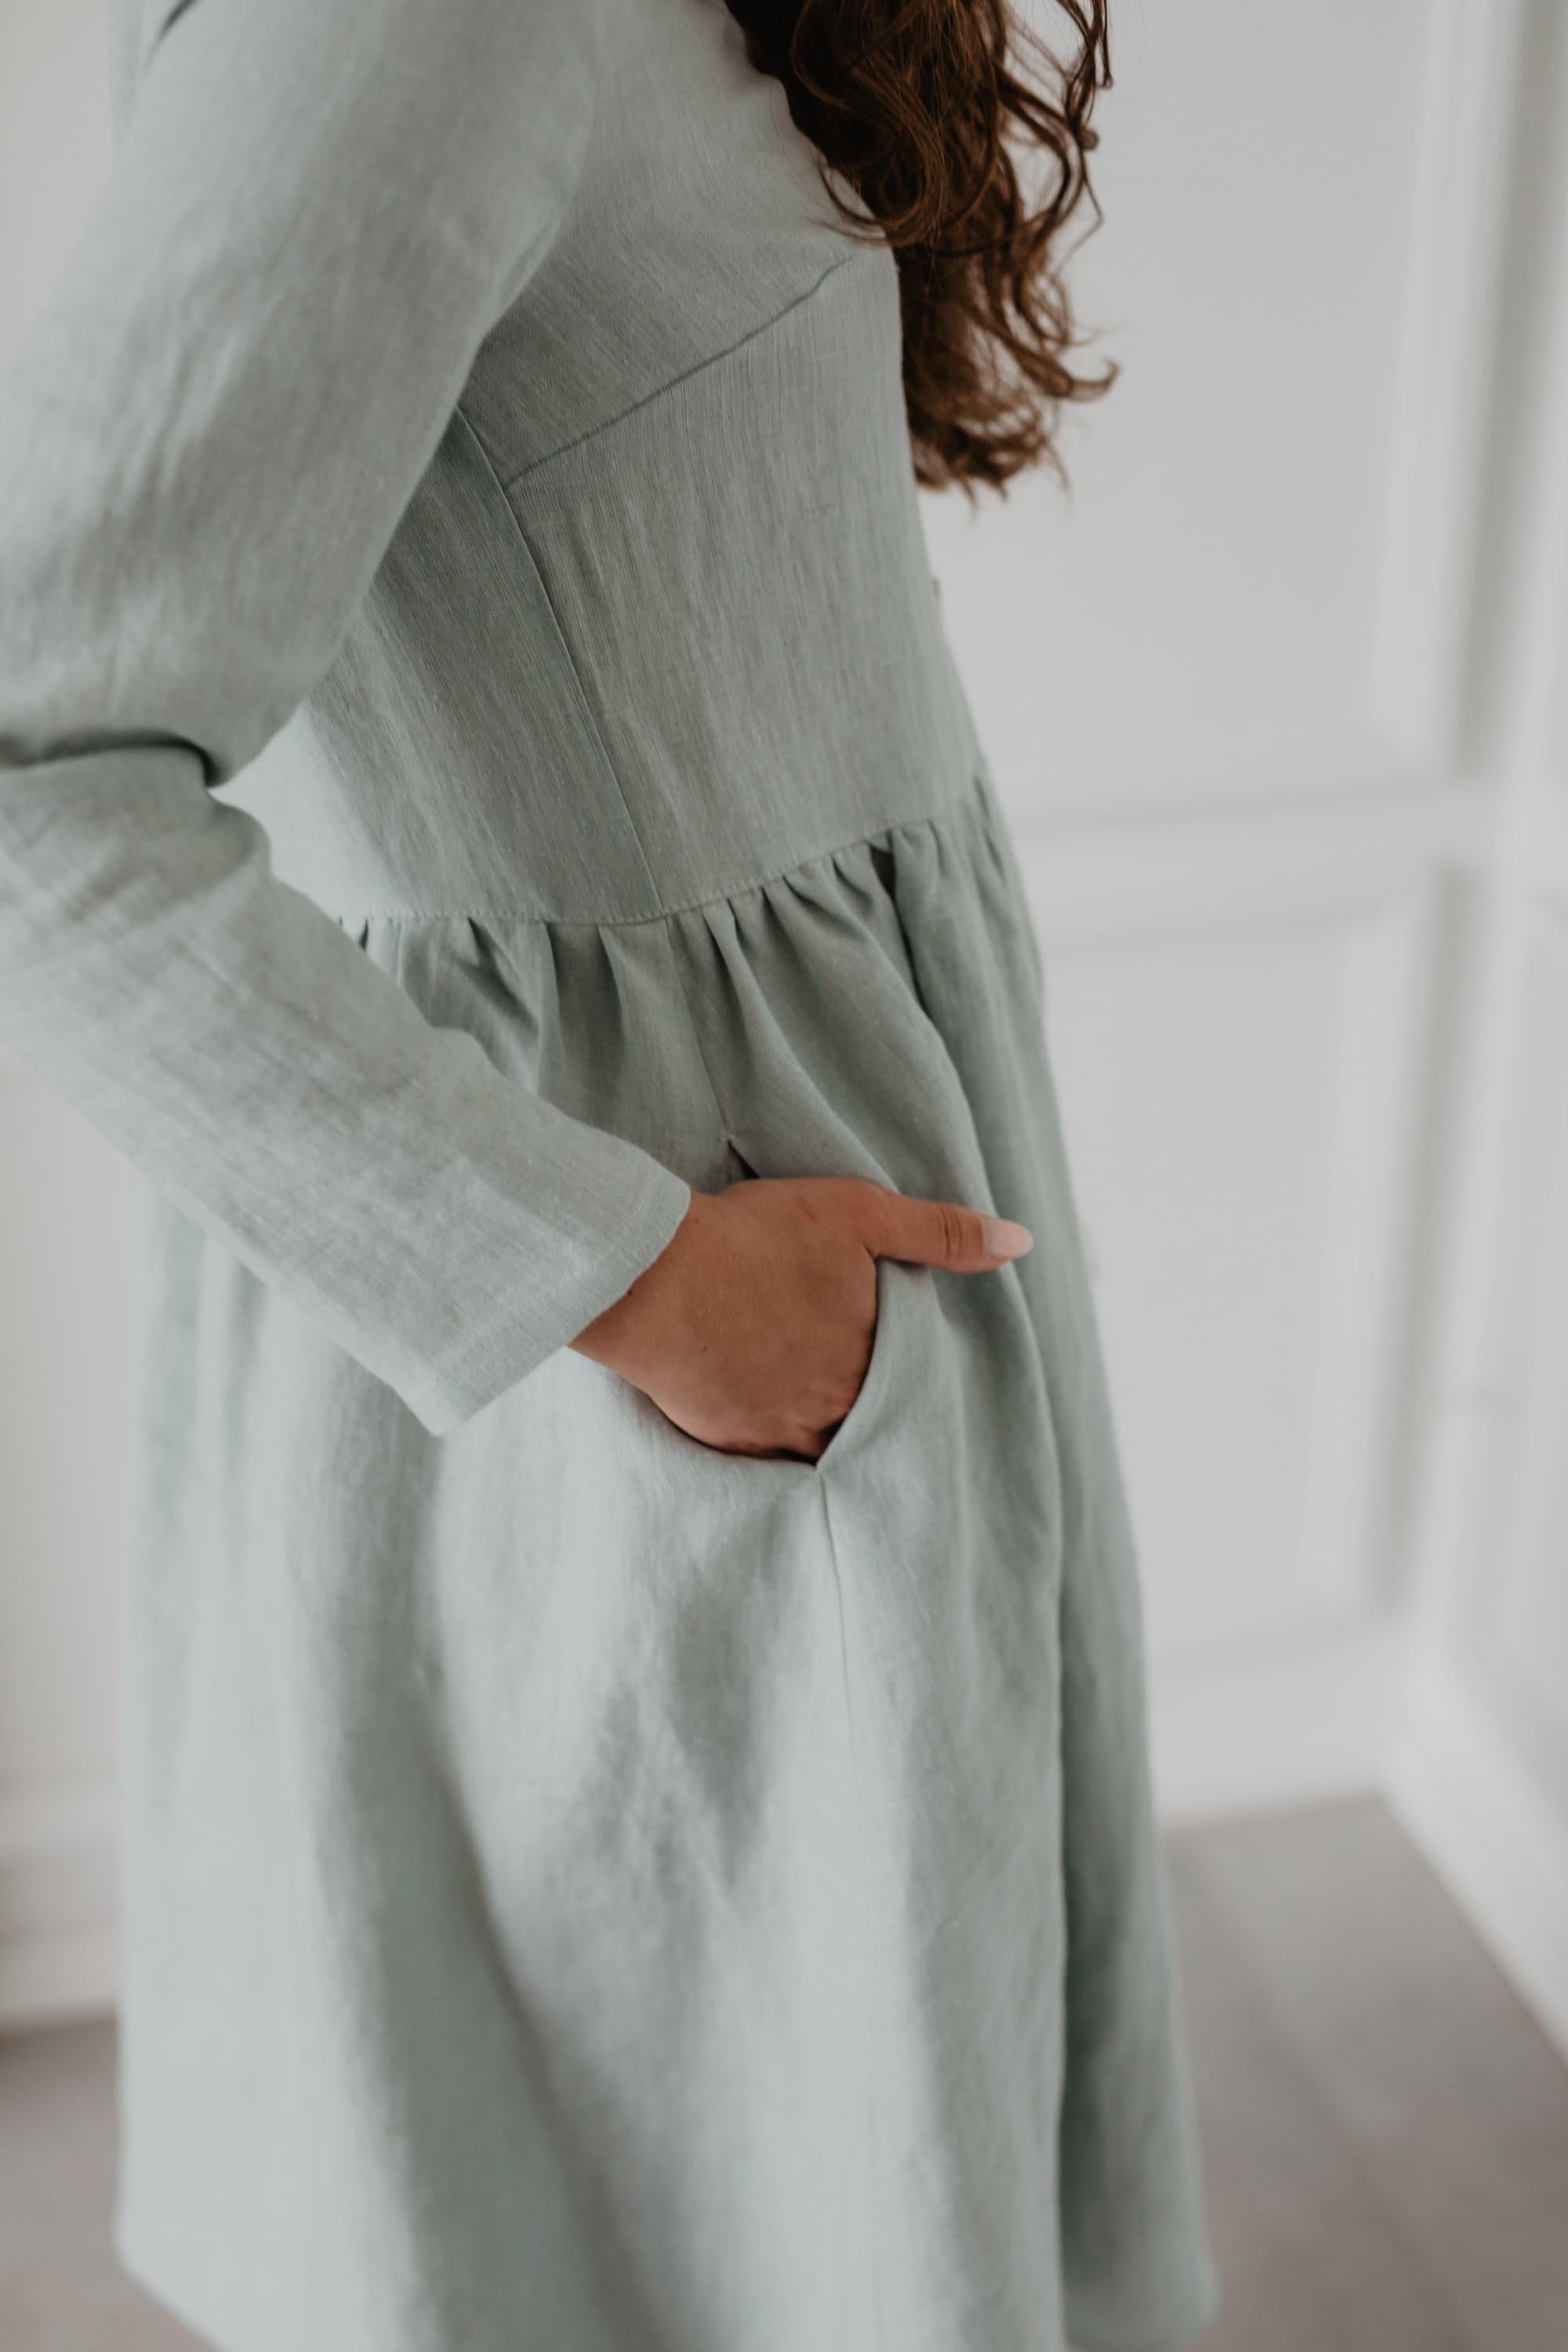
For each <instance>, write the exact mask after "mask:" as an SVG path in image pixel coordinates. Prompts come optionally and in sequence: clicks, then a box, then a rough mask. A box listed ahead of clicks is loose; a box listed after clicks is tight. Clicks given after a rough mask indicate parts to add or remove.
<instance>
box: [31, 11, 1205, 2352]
mask: <svg viewBox="0 0 1568 2352" xmlns="http://www.w3.org/2000/svg"><path fill="white" fill-rule="evenodd" d="M113 60H114V81H115V105H116V126H117V141H116V148H117V152H116V160H115V167H114V172H113V176H112V179H111V182H110V186H109V188H108V191H107V194H106V195H105V197H104V199H103V201H102V204H101V205H100V208H99V210H98V212H97V215H96V217H95V218H94V220H93V222H92V224H91V226H90V228H89V231H88V233H87V234H86V236H85V238H84V240H83V242H82V243H81V245H80V246H79V249H78V251H77V253H76V255H75V257H74V259H73V261H72V262H71V264H70V266H69V268H68V271H67V273H66V276H65V278H64V279H63V282H62V284H61V286H60V288H59V289H58V294H57V295H56V297H55V299H53V301H52V302H51V304H50V305H49V306H48V308H47V310H46V311H45V313H44V315H43V316H42V318H41V320H39V321H38V323H37V327H36V329H35V330H34V331H33V332H32V334H31V336H30V338H29V339H28V341H27V342H26V346H25V348H24V349H23V351H22V353H21V356H20V358H19V360H18V361H17V362H16V365H15V366H14V368H13V369H12V370H11V372H10V373H9V374H8V376H7V378H6V380H5V384H4V390H3V393H0V761H3V767H4V772H3V773H0V1003H3V1006H4V1013H5V1027H6V1032H7V1034H8V1035H9V1036H10V1038H11V1039H12V1041H13V1043H14V1044H15V1045H16V1048H17V1049H18V1050H19V1051H20V1052H21V1053H22V1054H23V1055H25V1056H26V1057H27V1058H28V1059H29V1060H30V1061H32V1062H33V1063H34V1064H35V1065H36V1066H37V1067H38V1068H39V1069H41V1070H42V1071H43V1072H44V1073H45V1074H46V1076H48V1077H49V1078H50V1079H51V1080H52V1082H53V1083H54V1084H55V1085H56V1086H57V1087H58V1089H59V1091H60V1092H61V1093H62V1094H63V1095H64V1096H65V1097H68V1099H70V1100H71V1101H73V1102H74V1103H75V1104H76V1105H78V1106H79V1108H80V1109H81V1110H82V1111H83V1112H84V1113H85V1114H86V1115H87V1117H88V1118H89V1119H91V1120H92V1121H93V1122H94V1123H95V1124H96V1125H97V1127H98V1128H99V1129H100V1130H101V1131H102V1133H103V1134H105V1135H106V1136H108V1137H110V1138H111V1139H113V1141H114V1142H115V1143H116V1144H117V1145H118V1146H119V1147H121V1150H123V1151H124V1152H125V1154H126V1155H127V1156H128V1158H129V1159H130V1160H131V1161H132V1164H133V1166H134V1167H135V1168H136V1169H137V1170H138V1171H140V1175H141V1177H142V1180H144V1181H143V1184H142V1201H143V1205H144V1216H143V1221H142V1249H141V1254H140V1257H139V1261H138V1264H139V1290H138V1297H139V1322H138V1329H139V1335H140V1336H139V1356H138V1376H137V1384H136V1391H135V1412H136V1418H135V1424H134V1429H135V1442H134V1445H133V1450H132V1468H131V1473H130V1477H129V1483H128V1486H127V1490H126V1507H125V1527H124V1558H123V1581H122V1587H121V1591H122V1602H121V1607H122V1618H121V1640H122V1658H123V1668H122V1675H123V1680H122V1706H121V1742H122V1790H123V1795H122V1807H123V1812H122V1848H121V1851H122V1895H123V1906H124V1979H123V2042H122V2052H123V2055H122V2078H121V2092H122V2126H123V2142H122V2160H121V2188H120V2200H119V2207H118V2213H117V2221H116V2236H117V2243H118V2246H119V2249H120V2252H121V2255H122V2258H123V2260H124V2261H125V2263H127V2264H128V2266H129V2267H130V2269H131V2270H132V2272H133V2273H135V2275H136V2276H137V2277H138V2278H140V2279H141V2280H142V2281H143V2282H144V2283H145V2284H147V2285H148V2286H149V2287H151V2288H152V2289H153V2291H154V2292H155V2293H156V2294H159V2295H161V2296H163V2297H164V2298H165V2299H166V2300H167V2302H168V2303H169V2304H170V2305H173V2307H174V2309H175V2310H176V2311H177V2312H179V2313H181V2314H183V2315H184V2317H185V2318H186V2319H187V2320H188V2321H189V2323H190V2324H191V2325H192V2326H195V2328H196V2329H198V2330H200V2331H202V2332H203V2333H204V2334H205V2335H206V2336H210V2338H211V2339H212V2341H213V2342H214V2343H215V2344H216V2345H218V2346H220V2347H225V2352H1061V2347H1063V2345H1064V2343H1065V2342H1066V2341H1067V2340H1068V2337H1070V2338H1071V2340H1072V2341H1073V2343H1074V2344H1075V2345H1077V2346H1079V2347H1083V2352H1173V2347H1179V2346H1182V2345H1184V2344H1186V2343H1188V2342H1190V2341H1191V2340H1192V2339H1193V2338H1194V2336H1196V2334H1197V2333H1198V2332H1199V2331H1200V2330H1201V2328H1202V2327H1203V2326H1204V2324H1205V2321H1206V2319H1207V2317H1208V2315H1209V2314H1210V2312H1211V2311H1212V2309H1213V2308H1214V2305H1215V2294H1216V2282H1215V2275H1214V2271H1213V2266H1212V2263H1211V2258H1210V2252H1209V2247H1208V2243H1207V2240H1206V2235H1205V2216H1204V2209H1203V2200H1202V2191H1201V2181H1200V2176H1199V2173H1198V2168H1197V2165H1196V2160H1195V2151H1194V2137H1193V2132H1192V2126H1191V2117H1190V2098H1189V2089H1188V2084H1187V2078H1186V2073H1185V2061H1184V2048H1183V2043H1182V2041H1181V2033H1180V2021H1179V2002H1178V2000H1177V1998H1176V1993H1175V1981H1174V1978H1173V1959H1172V1953H1171V1948H1170V1942H1169V1937H1168V1928H1167V1904H1166V1896H1165V1890H1164V1885H1163V1878H1162V1864H1161V1860H1160V1854H1159V1849H1158V1846H1157V1843H1156V1837H1155V1832H1154V1828H1153V1825H1152V1811H1151V1803H1150V1790H1149V1778H1148V1764H1147V1758H1146V1749H1145V1731H1144V1691H1143V1682H1142V1675H1143V1663H1142V1628H1141V1619H1140V1600H1139V1591H1138V1585H1137V1572H1136V1566H1135V1560H1134V1556H1133V1551H1132V1548H1131V1540H1130V1534H1129V1527H1128V1519H1127V1514H1126V1509H1125V1504H1124V1497H1123V1491H1122V1486H1121V1478H1120V1475H1119V1469H1118V1463H1117V1456H1116V1451H1115V1444H1114V1439H1113V1433H1112V1427H1111V1423H1110V1415H1109V1412H1108V1407H1107V1399H1106V1390H1105V1384H1104V1379H1103V1375H1102V1370H1101V1360H1100V1353H1099V1349H1098V1343H1097V1339H1096V1333H1095V1327H1094V1320H1093V1312H1092V1307H1091V1301H1090V1295H1089V1288H1088V1286H1087V1283H1086V1277H1085V1268H1084V1261H1083V1257H1082V1255H1081V1251H1080V1243H1079V1232H1078V1228H1077V1225H1076V1223H1075V1218H1074V1210H1073V1204H1072V1197H1071V1192H1070V1189H1069V1183H1068V1171H1067V1168H1066V1166H1065V1165H1064V1160H1063V1151H1062V1142H1061V1137H1060V1134H1059V1132H1058V1118H1057V1111H1056V1107H1055V1103H1054V1099H1053V1094H1052V1087H1051V1079H1050V1074H1049V1070H1048V1066H1047V1056H1046V1048H1045V1045H1044V1042H1043V1032H1042V1010H1043V1003H1042V981H1041V970H1040V963H1039V959H1038V955H1037V947H1036V943H1035V940H1034V937H1033V934H1032V932H1031V929H1030V923H1029V918H1028V914H1027V911H1026V906H1025V902H1024V898H1023V896H1022V891H1021V887H1020V881H1019V876H1018V871H1017V867H1016V862H1015V856H1014V851H1013V847H1012V845H1011V844H1010V842H1009V838H1008V835H1007V832H1006V829H1005V824H1004V822H1003V819H1002V817H1001V816H1000V814H998V809H997V805H996V802H995V798H994V792H993V787H992V784H991V782H990V779H989V777H988V775H987V772H986V766H985V761H984V756H983V753H982V750H981V747H980V745H979V743H978V742H977V740H976V736H975V732H974V730H973V725H972V721H971V719H970V715H969V712H968V710H967V709H966V706H965V702H964V698H963V691H962V688H961V687H960V684H959V681H958V679H957V677H955V674H954V670H953V667H952V661H951V658H950V656H949V653H948V650H947V647H946V645H945V643H944V640H943V635H942V627H941V624H940V620H939V614H938V607H937V602H936V598H935V594H934V591H933V588H932V584H931V577H930V573H929V567H928V563H927V561H926V557H925V554H924V550H923V544H922V539H921V524H920V520H919V512H918V506H917V499H916V494H915V490H914V487H913V481H912V475H911V469H910V450H909V443H908V437H907V429H906V426H905V423H904V418H903V411H902V404H901V397H900V331H899V307H898V291H897V279H896V271H895V268H894V264H893V261H892V258H891V257H890V255H889V252H888V251H887V250H886V249H885V247H880V246H877V245H872V244H868V243H866V242H864V241H860V240H858V239H856V238H855V237H853V236H849V235H847V233H846V231H845V228H844V226H843V225H842V224H841V223H840V222H839V221H838V219H837V216H836V215H835V214H834V212H833V210H832V207H831V205H829V203H828V200H827V197H826V193H825V191H824V190H823V188H822V185H821V184H820V181H819V178H818V175H817V170H816V158H815V155H814V152H813V151H812V150H811V149H810V148H808V147H807V145H806V144H805V142H804V141H803V140H802V139H801V138H800V137H799V136H798V135H797V133H796V132H795V130H794V129H793V127H792V125H791V123H790V121H789V116H788V112H787V109H786V107H785V104H784V97H783V93H782V91H781V90H780V89H779V88H778V87H777V85H776V84H774V83H773V82H772V81H770V80H768V79H765V78H763V76H761V75H760V74H758V73H756V72H755V71H754V70H753V69H752V67H751V66H750V65H749V63H748V61H747V58H746V56H745V51H744V46H743V43H742V37H741V36H740V34H739V32H738V30H737V29H736V27H735V26H734V25H733V24H732V23H731V19H730V17H729V16H728V15H727V13H726V11H725V10H724V8H723V7H722V6H721V5H719V0H441V5H438V6H437V5H432V4H431V0H186V5H173V6H171V5H169V0H157V5H151V6H148V7H147V8H145V9H144V10H140V11H139V10H138V8H137V6H136V5H135V4H134V0H131V5H121V6H120V7H119V9H118V12H117V14H116V15H115V16H114V19H113ZM1043 652H1044V653H1045V654H1047V655H1048V648H1046V649H1043ZM746 1171H754V1172H757V1173H760V1174H763V1175H769V1176H784V1175H804V1174H831V1173H838V1174H847V1175H858V1176H866V1177H871V1178H874V1179H876V1180H878V1181H880V1182H883V1183H886V1184H889V1185H893V1186H897V1187H900V1188H901V1189H903V1190H905V1191H908V1192H913V1193H919V1194H922V1195H929V1196H933V1197H937V1198H942V1199H948V1200H954V1201H963V1202H971V1203H973V1204H974V1205H975V1206H976V1207H979V1208H983V1209H994V1210H995V1211H997V1212H999V1213H1003V1214H1005V1215H1008V1216H1012V1217H1018V1218H1022V1219H1023V1220H1025V1221H1026V1223H1028V1224H1029V1225H1030V1226H1031V1227H1032V1228H1033V1230H1034V1233H1035V1234H1036V1236H1037V1242H1036V1246H1035V1249H1034V1251H1033V1253H1032V1254H1031V1255H1028V1256H1026V1257H1025V1258H1023V1259H1022V1260H1020V1261H1017V1262H1016V1263H1015V1264H1013V1265H1008V1266H1007V1267H1006V1268H1005V1269H1004V1270H1002V1271H1000V1272H997V1273H993V1274H988V1275H985V1276H948V1275H944V1274H940V1273H932V1272H931V1271H928V1270H923V1269H921V1268H917V1267H913V1266H910V1265H901V1264H897V1263H893V1262H890V1261H883V1262H882V1263H881V1264H880V1265H879V1325H878V1330H877V1336H876V1340H875V1346H874V1351H873V1355H872V1360H871V1363H870V1368H869V1371H868V1376H867V1379H866V1381H865V1385H864V1387H863V1388H862V1390H861V1392H860V1394H859V1397H858V1401H857V1402H856V1403H855V1405H854V1407H853V1409H852V1410H851V1412H849V1414H848V1416H847V1419H846V1421H845V1422H844V1423H842V1425H841V1426H840V1428H839V1430H838V1431H837V1434H836V1435H835V1437H834V1439H833V1440H832V1443H831V1444H830V1445H829V1447H828V1450H827V1452H826V1454H825V1455H824V1456H823V1458H822V1459H821V1461H820V1462H818V1463H816V1464H808V1463H804V1462H795V1461H787V1460H781V1461H768V1460H759V1459H749V1458H743V1457H737V1456H731V1455H726V1454H721V1453H720V1452H717V1451H715V1450H713V1449H710V1448H708V1447H705V1446H702V1445H700V1444H697V1443H695V1442H694V1441H693V1440H691V1439H689V1437H687V1436H686V1435H685V1434H684V1433H681V1432H680V1431H679V1430H678V1429H676V1428H675V1427H674V1425H673V1424H672V1423H669V1422H668V1421H667V1420H666V1419H665V1418H664V1417H663V1415H662V1414H661V1413H660V1412H658V1410H657V1409H656V1408H655V1407H654V1406H653V1405H652V1403H651V1402H649V1401H648V1400H647V1398H645V1397H644V1396H642V1395H641V1394H640V1393H639V1392H638V1391H636V1390H635V1389H633V1388H631V1387H630V1386H629V1385H627V1384H626V1383H625V1382H623V1381H619V1380H618V1379H616V1377H615V1376H614V1375H613V1374H611V1373H610V1372H608V1371H607V1370H605V1369H603V1368H602V1367H600V1366H597V1365H595V1364H593V1363H590V1362H588V1361H586V1360H584V1359H583V1358H581V1357H580V1356H578V1355H576V1354H575V1353H574V1352H573V1351H571V1350H570V1349H568V1348H566V1346H565V1345H564V1343H565V1342H566V1341H567V1340H568V1339H571V1338H572V1337H573V1336H574V1334H575V1333H576V1332H577V1331H578V1330H580V1329H581V1328H582V1327H583V1326H584V1324H585V1323H587V1322H588V1321H589V1320H590V1319H591V1318H593V1317H594V1316H595V1314H596V1313H597V1312H598V1311H599V1310H600V1309H601V1308H602V1307H605V1306H606V1305H607V1304H608V1303H609V1302H610V1301H611V1300H613V1299H615V1298H616V1297H618V1296H619V1295H620V1294H621V1293H622V1292H623V1291H624V1290H625V1289H626V1286H627V1285H628V1284H629V1282H630V1281H631V1280H632V1278H633V1277H634V1276H636V1275H637V1273H638V1272H639V1271H640V1270H641V1269H642V1268H643V1267H645V1266H646V1265H648V1264H649V1263H650V1262H651V1261H652V1259H653V1258H654V1257H655V1256H656V1255H658V1252H659V1251H660V1250H661V1249H662V1248H663V1246H664V1245H665V1244H666V1242H667V1241H668V1238H669V1237H670V1235H671V1234H672V1233H673V1232H674V1230H675V1228H676V1225H677V1224H678V1223H679V1219H680V1217H681V1215H682V1213H683V1212H684V1210H685V1208H686V1206H687V1202H688V1200H689V1190H690V1188H692V1187H700V1188H712V1187H717V1186H720V1185H722V1184H724V1183H726V1182H729V1181H734V1180H736V1179H737V1178H739V1177H741V1176H742V1175H743V1174H744V1173H745V1172H746Z"/></svg>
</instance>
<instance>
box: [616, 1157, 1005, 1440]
mask: <svg viewBox="0 0 1568 2352" xmlns="http://www.w3.org/2000/svg"><path fill="white" fill-rule="evenodd" d="M1033 1244H1034V1236H1033V1234H1030V1233H1029V1232H1028V1230H1027V1229H1026V1227H1025V1226H1023V1225H1018V1224H1014V1223H1012V1222H1011V1221H1010V1220H1009V1219H1007V1218H1005V1217H990V1216H984V1215H983V1214H982V1213H980V1211H979V1210H977V1209H964V1208H959V1207H957V1206H955V1205H954V1204H953V1203H952V1202H949V1201H921V1200H912V1199H910V1197H909V1196H908V1195H907V1194H905V1193H902V1192H889V1190H888V1189H887V1188H886V1187H885V1186H884V1185H881V1184H873V1183H869V1182H867V1181H863V1180H862V1179H860V1178H858V1177H854V1176H796V1177H768V1176H753V1177H745V1178H742V1181H740V1182H739V1183H736V1184H731V1185H727V1186H726V1187H725V1189H724V1191H723V1192H693V1193H692V1196H691V1206H690V1208H689V1210H688V1211H687V1213H686V1215H685V1216H684V1217H683V1218H682V1220H681V1222H680V1223H679V1226H678V1227H677V1229H676V1232H675V1235H674V1238H673V1239H672V1240H671V1241H670V1242H669V1244H668V1246H667V1247H666V1248H665V1249H664V1250H663V1251H662V1252H661V1253H660V1255H658V1257H657V1258H655V1260H654V1262H653V1264H652V1265H650V1266H647V1268H645V1270H644V1271H643V1272H642V1273H641V1274H640V1275H638V1276H637V1280H636V1281H635V1282H634V1283H633V1285H632V1286H631V1288H630V1289H629V1290H628V1291H627V1292H626V1295H625V1297H622V1298H618V1299H617V1300H616V1303H615V1305H614V1306H613V1307H607V1308H606V1309H605V1312H604V1314H602V1315H600V1316H596V1317H595V1319H594V1321H593V1322H592V1323H590V1324H589V1325H588V1326H587V1328H586V1329H585V1330H583V1331H580V1332H579V1333H578V1335H577V1337H576V1339H574V1340H573V1341H572V1343H571V1344H572V1345H573V1347H574V1348H575V1349H576V1350H577V1351H578V1353H579V1354H580V1355H584V1356H591V1357H592V1358H593V1359H594V1360H595V1363H600V1364H605V1365H607V1366H608V1367H609V1369H610V1370H611V1371H614V1372H618V1373H619V1374H620V1375H621V1377H622V1379H623V1380H627V1381H631V1383H632V1385H633V1386H634V1387H635V1388H639V1389H641V1390H642V1391H643V1392H644V1394H645V1395H646V1396H649V1397H651V1398H652V1399H653V1402H655V1404H657V1405H658V1408H659V1410H660V1411H661V1412H664V1413H665V1414H667V1415H668V1418H669V1419H670V1420H671V1421H673V1422H674V1423H675V1424H676V1426H677V1427H678V1428H679V1429H683V1430H685V1432H686V1433H687V1435H688V1436H689V1437H695V1438H698V1439H700V1441H701V1443H702V1444H704V1445H712V1446H716V1447H718V1448H719V1450H720V1451H721V1453H725V1454H768V1455H774V1456H776V1455H780V1454H785V1455H791V1456H799V1455H803V1454H804V1455H805V1458H806V1459H807V1460H808V1461H816V1459H817V1457H818V1456H819V1455H820V1454H823V1453H825V1452H826V1447H827V1442H828V1439H829V1438H830V1437H831V1436H832V1434H833V1432H834V1430H835V1428H836V1427H837V1424H838V1423H839V1422H840V1421H842V1420H843V1418H844V1416H845V1414H846V1413H847V1412H848V1410H849V1408H850V1406H851V1405H852V1404H853V1403H854V1402H855V1399H856V1397H857V1396H858V1393H859V1390H860V1383H861V1381H862V1380H863V1379H864V1378H865V1375H866V1369H867V1366H868V1364H869V1362H870V1360H871V1344H872V1340H873V1339H874V1337H875V1333H876V1323H877V1263H876V1262H877V1260H878V1259H879V1257H896V1258H903V1259H906V1260H908V1261H910V1263H912V1264H913V1265H935V1266H943V1267H945V1268H946V1269H947V1270H948V1271H949V1272H951V1273H954V1274H984V1273H986V1272H989V1271H990V1270H992V1269H993V1268H994V1267H996V1266H999V1265H1005V1264H1006V1262H1007V1260H1008V1259H1009V1258H1013V1257H1019V1256H1021V1255H1023V1253H1024V1252H1025V1251H1026V1250H1027V1249H1029V1248H1031V1247H1032V1246H1033Z"/></svg>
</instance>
